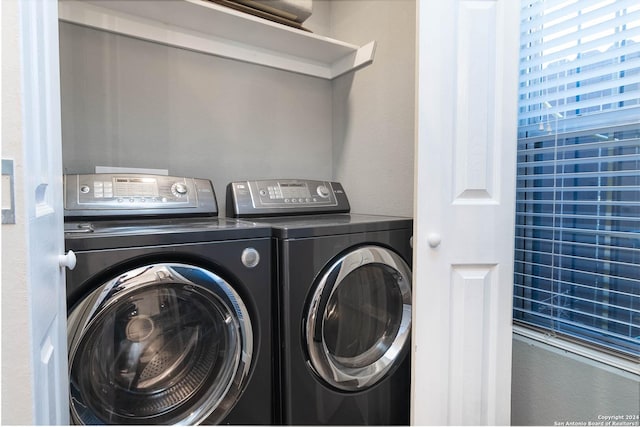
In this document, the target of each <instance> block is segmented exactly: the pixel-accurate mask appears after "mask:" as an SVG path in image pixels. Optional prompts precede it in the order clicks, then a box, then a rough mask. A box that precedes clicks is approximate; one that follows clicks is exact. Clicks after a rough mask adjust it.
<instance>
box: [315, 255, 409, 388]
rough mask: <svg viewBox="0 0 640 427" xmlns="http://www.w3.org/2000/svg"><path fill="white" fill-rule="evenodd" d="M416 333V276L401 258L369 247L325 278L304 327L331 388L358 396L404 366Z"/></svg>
mask: <svg viewBox="0 0 640 427" xmlns="http://www.w3.org/2000/svg"><path fill="white" fill-rule="evenodd" d="M410 328H411V272H410V269H409V267H408V266H407V264H406V263H405V262H404V261H403V260H402V258H400V257H399V256H398V255H397V254H396V253H394V252H392V251H390V250H388V249H385V248H381V247H376V246H365V247H361V248H358V249H356V250H354V251H351V252H349V253H347V255H345V256H343V257H341V258H339V259H338V260H337V261H336V262H334V263H333V264H332V265H331V266H330V267H329V268H328V269H327V271H326V273H325V274H324V275H322V277H321V279H320V281H319V282H318V285H317V286H316V288H315V292H314V293H313V295H312V297H311V299H310V303H309V305H308V315H307V318H306V324H305V327H304V330H305V333H306V342H307V347H308V353H309V359H310V362H311V365H312V366H313V368H314V370H315V371H316V373H317V374H318V375H319V376H320V377H322V378H323V379H324V380H325V381H326V382H327V383H328V384H329V385H331V386H333V387H336V388H338V389H341V390H349V391H356V390H361V389H364V388H367V387H371V386H372V385H373V384H376V383H377V382H378V381H380V380H381V379H382V378H384V377H385V376H386V375H387V374H389V373H390V372H391V371H392V370H393V368H394V367H396V366H398V365H399V364H400V362H401V361H402V359H403V358H404V355H405V353H406V351H407V347H408V346H407V342H408V339H409V333H410Z"/></svg>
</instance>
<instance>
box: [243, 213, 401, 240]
mask: <svg viewBox="0 0 640 427" xmlns="http://www.w3.org/2000/svg"><path fill="white" fill-rule="evenodd" d="M241 221H243V222H247V223H252V224H256V225H268V226H270V227H272V229H273V236H274V237H277V238H280V239H290V238H305V237H319V236H334V235H340V234H352V233H365V232H374V231H388V230H396V229H411V228H412V227H413V219H412V218H406V217H394V216H382V215H364V214H349V213H345V214H323V215H300V216H282V217H267V218H253V219H251V221H249V220H247V219H244V220H241Z"/></svg>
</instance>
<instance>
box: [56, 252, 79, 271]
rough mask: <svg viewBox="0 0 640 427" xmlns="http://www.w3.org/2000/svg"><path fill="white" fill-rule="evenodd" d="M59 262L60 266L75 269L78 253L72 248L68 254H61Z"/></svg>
mask: <svg viewBox="0 0 640 427" xmlns="http://www.w3.org/2000/svg"><path fill="white" fill-rule="evenodd" d="M58 263H59V264H60V267H67V268H68V269H69V270H73V269H74V268H76V254H74V253H73V251H71V250H70V251H69V252H67V254H66V255H60V256H59V257H58Z"/></svg>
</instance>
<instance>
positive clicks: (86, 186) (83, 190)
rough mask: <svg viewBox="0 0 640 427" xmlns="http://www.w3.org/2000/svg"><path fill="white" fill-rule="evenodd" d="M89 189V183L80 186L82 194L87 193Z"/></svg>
mask: <svg viewBox="0 0 640 427" xmlns="http://www.w3.org/2000/svg"><path fill="white" fill-rule="evenodd" d="M89 191H91V188H90V187H89V186H88V185H83V186H82V187H80V192H81V193H82V194H87V193H88V192H89Z"/></svg>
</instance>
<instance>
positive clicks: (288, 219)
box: [227, 180, 413, 425]
mask: <svg viewBox="0 0 640 427" xmlns="http://www.w3.org/2000/svg"><path fill="white" fill-rule="evenodd" d="M227 191H228V193H227V209H228V212H227V215H231V216H236V217H244V218H251V220H252V221H255V222H257V223H263V224H269V225H270V226H271V227H272V229H273V235H274V238H275V239H276V246H277V254H278V259H277V263H276V267H277V276H278V290H279V325H280V340H281V341H280V344H281V349H280V350H281V360H280V381H281V382H280V387H281V392H280V395H281V402H280V408H281V411H282V421H283V423H284V424H293V425H303V424H306V425H320V424H333V425H356V424H359V425H372V424H380V425H393V424H409V406H410V388H411V366H410V364H411V362H410V357H409V355H408V353H409V349H410V333H411V311H412V310H411V309H412V304H411V269H410V266H411V258H412V249H411V245H410V240H411V236H412V226H413V222H412V220H411V219H410V218H397V217H385V216H376V215H357V214H350V213H347V212H348V211H349V204H348V200H347V197H346V194H345V192H344V190H343V188H342V186H341V185H340V184H339V183H335V182H318V181H307V180H277V181H276V180H270V181H245V182H234V183H231V184H230V185H229V186H228V187H227ZM293 199H295V201H294V202H292V200H293ZM314 209H317V210H318V211H320V212H323V213H322V214H313V212H314ZM301 212H302V213H305V215H300V213H301ZM295 214H298V215H295ZM256 215H263V216H262V217H257V218H256ZM264 215H267V216H264ZM274 215H275V216H274ZM252 217H253V218H252Z"/></svg>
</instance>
